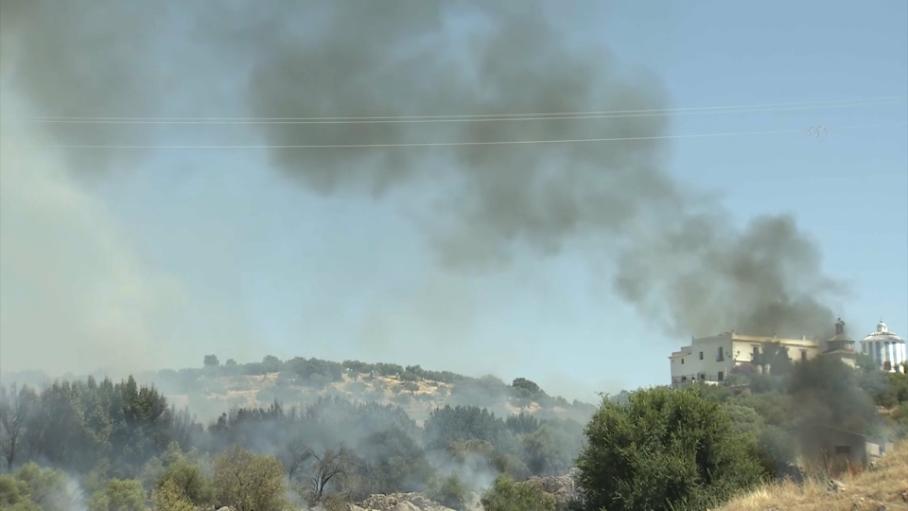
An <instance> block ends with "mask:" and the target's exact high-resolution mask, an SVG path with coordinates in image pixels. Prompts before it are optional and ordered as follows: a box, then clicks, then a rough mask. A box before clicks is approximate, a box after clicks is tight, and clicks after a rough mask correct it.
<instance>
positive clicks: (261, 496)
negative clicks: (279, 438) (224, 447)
mask: <svg viewBox="0 0 908 511" xmlns="http://www.w3.org/2000/svg"><path fill="white" fill-rule="evenodd" d="M214 488H215V500H216V504H217V505H218V506H229V507H231V508H233V509H235V510H236V511H280V510H281V509H283V507H284V505H285V502H284V494H285V490H284V469H283V467H282V466H281V462H279V461H278V460H277V459H276V458H274V457H272V456H259V455H255V454H252V453H250V452H249V451H246V450H244V449H240V448H239V447H234V448H233V449H230V450H229V451H227V452H226V453H224V454H222V455H221V456H219V457H218V458H217V459H216V460H215V463H214Z"/></svg>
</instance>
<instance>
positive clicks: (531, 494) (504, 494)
mask: <svg viewBox="0 0 908 511" xmlns="http://www.w3.org/2000/svg"><path fill="white" fill-rule="evenodd" d="M482 508H483V509H484V510H485V511H555V497H553V496H552V495H549V494H548V493H546V492H544V491H543V490H542V488H540V487H539V486H538V485H535V484H533V483H528V482H523V483H515V482H514V481H512V480H511V479H510V478H508V477H507V476H499V477H498V478H497V479H496V480H495V484H494V486H492V487H491V488H490V489H489V490H488V491H487V492H486V493H485V494H484V495H483V496H482Z"/></svg>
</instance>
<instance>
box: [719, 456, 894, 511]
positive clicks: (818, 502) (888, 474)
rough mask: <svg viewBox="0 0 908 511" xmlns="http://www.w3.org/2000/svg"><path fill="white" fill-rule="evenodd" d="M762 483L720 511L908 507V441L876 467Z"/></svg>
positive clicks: (850, 510) (872, 510) (888, 510)
mask: <svg viewBox="0 0 908 511" xmlns="http://www.w3.org/2000/svg"><path fill="white" fill-rule="evenodd" d="M839 481H841V483H842V484H843V487H842V488H841V489H839V490H838V491H834V490H831V489H830V486H829V484H828V482H827V481H819V480H814V481H809V482H807V483H805V484H803V485H798V484H795V483H792V482H784V483H774V484H768V485H765V486H762V487H760V488H758V489H756V490H754V491H753V492H751V493H749V494H746V495H741V496H740V497H738V498H736V499H733V500H732V501H730V502H728V503H726V504H725V505H724V506H723V507H721V508H719V511H839V510H844V511H884V510H885V511H893V510H908V441H902V442H901V443H899V444H897V445H896V447H895V449H894V450H893V451H892V452H890V453H889V454H887V455H886V456H884V457H883V458H882V459H881V460H880V461H879V463H877V465H876V466H875V467H874V468H873V469H869V470H866V471H864V472H861V473H859V474H855V475H850V476H844V477H842V478H841V479H839Z"/></svg>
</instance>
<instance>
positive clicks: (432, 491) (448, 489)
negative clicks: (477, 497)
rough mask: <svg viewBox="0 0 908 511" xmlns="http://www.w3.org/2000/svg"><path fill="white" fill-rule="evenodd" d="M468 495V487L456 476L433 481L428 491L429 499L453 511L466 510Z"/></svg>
mask: <svg viewBox="0 0 908 511" xmlns="http://www.w3.org/2000/svg"><path fill="white" fill-rule="evenodd" d="M467 493H468V490H467V487H466V486H464V484H463V483H462V482H460V479H459V478H458V477H457V476H455V475H451V476H448V477H445V478H442V479H437V480H435V481H433V483H432V485H431V486H430V487H429V491H428V495H429V498H431V499H432V500H434V501H436V502H438V503H439V504H442V505H444V506H447V507H450V508H453V509H464V507H465V506H466V502H467Z"/></svg>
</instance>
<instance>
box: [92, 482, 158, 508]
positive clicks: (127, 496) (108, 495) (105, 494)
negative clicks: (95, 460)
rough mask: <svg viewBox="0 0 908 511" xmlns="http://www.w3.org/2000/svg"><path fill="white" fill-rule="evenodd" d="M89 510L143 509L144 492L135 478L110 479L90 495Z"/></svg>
mask: <svg viewBox="0 0 908 511" xmlns="http://www.w3.org/2000/svg"><path fill="white" fill-rule="evenodd" d="M88 509H89V511H145V509H146V508H145V492H144V491H143V490H142V483H140V482H139V481H137V480H135V479H111V480H110V481H108V482H107V484H106V485H105V486H104V488H103V489H101V490H99V491H96V492H95V493H94V495H92V496H91V502H90V503H89V506H88Z"/></svg>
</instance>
